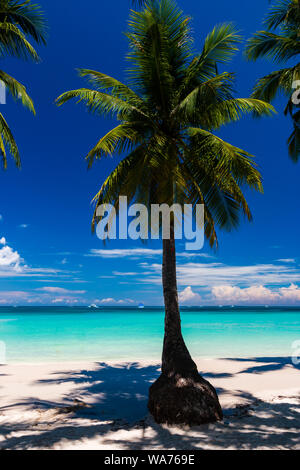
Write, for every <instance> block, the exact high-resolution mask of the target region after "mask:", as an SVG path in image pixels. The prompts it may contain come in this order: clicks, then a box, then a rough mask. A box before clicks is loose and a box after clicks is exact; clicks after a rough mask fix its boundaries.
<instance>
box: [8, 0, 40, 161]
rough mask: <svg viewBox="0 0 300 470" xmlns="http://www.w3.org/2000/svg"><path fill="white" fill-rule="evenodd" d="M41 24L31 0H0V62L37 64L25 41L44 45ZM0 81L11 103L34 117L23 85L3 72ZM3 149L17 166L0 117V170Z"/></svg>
mask: <svg viewBox="0 0 300 470" xmlns="http://www.w3.org/2000/svg"><path fill="white" fill-rule="evenodd" d="M45 30H46V27H45V20H44V16H43V14H42V13H41V10H40V8H39V7H38V6H37V5H35V4H33V3H32V1H31V0H27V1H23V2H18V1H16V0H0V58H2V59H4V58H5V57H7V56H13V57H18V58H23V59H32V60H34V61H37V60H38V54H37V52H36V51H35V49H34V47H33V46H32V45H31V44H30V42H29V41H28V39H27V37H31V38H32V39H34V41H35V42H37V43H38V44H45ZM0 81H1V82H2V85H4V86H5V88H6V89H7V90H8V91H9V92H10V94H11V95H12V96H13V98H14V99H21V102H22V104H23V105H24V106H25V107H27V108H28V109H29V110H30V111H31V112H33V113H35V110H34V105H33V102H32V100H31V98H30V97H29V95H28V94H27V91H26V88H25V86H24V85H22V84H21V83H19V82H18V81H17V80H16V79H15V78H13V77H11V76H10V75H8V74H7V73H5V72H4V71H2V70H0ZM6 147H8V149H9V152H10V154H11V155H12V156H13V158H14V160H15V162H16V165H17V166H18V167H19V166H20V154H19V150H18V146H17V144H16V141H15V139H14V136H13V134H12V132H11V130H10V128H9V126H8V124H7V122H6V120H5V118H4V117H3V115H2V114H1V113H0V155H1V157H2V162H3V166H4V168H6V167H7V154H6Z"/></svg>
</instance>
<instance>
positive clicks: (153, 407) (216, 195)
mask: <svg viewBox="0 0 300 470" xmlns="http://www.w3.org/2000/svg"><path fill="white" fill-rule="evenodd" d="M127 38H128V40H129V45H130V52H129V56H128V59H129V62H130V68H129V71H128V73H129V85H125V84H123V83H121V82H120V81H118V80H117V79H115V78H112V77H110V76H108V75H106V74H103V73H100V72H97V71H93V70H86V69H80V70H79V74H80V76H81V77H87V79H88V80H89V82H90V83H91V85H92V86H93V88H82V89H78V90H73V91H68V92H66V93H64V94H62V95H61V96H60V97H58V98H57V104H58V105H59V106H61V105H63V104H64V103H66V102H67V101H69V100H70V99H72V98H77V99H78V101H79V102H84V103H85V104H86V106H87V108H88V110H89V111H91V112H93V113H95V114H97V115H109V116H115V117H116V118H117V120H118V121H119V125H117V127H115V128H114V129H112V130H111V131H110V132H108V134H106V135H105V136H104V137H102V138H101V139H100V140H99V142H98V143H97V144H96V146H95V147H94V148H93V149H92V150H91V151H90V152H89V154H88V155H87V160H88V165H89V166H91V165H92V164H93V162H94V160H95V159H101V158H102V157H105V156H107V155H113V154H124V153H125V155H126V156H124V157H123V158H122V159H121V160H120V162H119V163H118V164H117V165H116V168H115V170H114V171H113V172H112V173H111V174H110V175H109V177H108V178H107V179H106V181H105V182H104V183H103V185H102V187H101V188H100V190H99V192H98V194H97V195H96V197H95V201H96V210H97V207H99V205H101V204H103V203H110V204H114V205H115V206H117V205H118V198H119V195H121V194H122V195H125V196H127V197H128V199H129V201H136V202H139V203H143V204H145V205H146V206H147V207H149V206H150V205H151V204H161V203H167V204H169V205H172V204H173V203H174V202H176V203H180V204H184V203H191V204H192V205H193V206H194V207H195V205H196V204H205V234H206V237H207V239H208V240H209V243H210V245H211V246H214V245H216V244H217V234H216V228H217V226H218V227H220V228H222V229H228V230H230V229H232V228H233V227H236V226H237V225H238V222H239V215H240V213H244V214H246V216H247V217H248V219H251V212H250V209H249V207H248V205H247V202H246V200H245V197H244V195H243V192H242V189H241V186H242V185H246V186H248V187H250V188H251V189H254V190H258V191H261V190H262V185H261V176H260V173H259V171H258V170H257V169H256V168H255V166H254V164H253V161H252V156H251V155H250V154H249V153H247V152H246V151H244V150H241V149H239V148H237V147H234V146H233V145H231V144H229V143H227V142H225V141H223V140H221V139H220V138H219V137H217V136H216V135H215V134H213V133H212V132H213V131H214V130H216V129H219V128H220V127H221V126H222V125H223V124H226V123H230V122H232V121H236V120H238V119H239V117H240V116H241V114H243V113H253V112H255V113H258V114H259V115H262V114H266V115H269V114H270V113H272V107H271V106H270V105H267V104H265V103H263V102H261V101H259V100H255V99H235V98H233V95H232V87H233V82H234V75H233V74H231V73H227V72H223V73H218V72H217V67H216V64H217V63H218V64H220V65H222V64H224V63H226V62H227V61H228V60H229V59H230V58H231V57H232V55H233V54H234V53H235V52H236V50H237V44H238V43H239V41H240V37H239V35H238V34H237V33H236V31H235V30H234V28H233V26H232V25H230V24H229V25H222V26H220V27H216V28H214V29H213V31H212V32H211V33H210V34H209V35H208V36H207V38H206V39H205V43H204V46H203V50H202V52H201V53H200V54H199V55H195V54H194V53H193V50H192V39H191V30H190V26H189V19H188V18H187V17H185V16H184V15H183V13H182V12H181V11H180V10H179V9H178V8H177V6H176V5H175V4H174V3H173V2H172V1H171V0H160V1H148V2H147V3H146V5H145V8H144V9H143V10H142V11H139V12H135V11H133V12H131V16H130V21H129V31H128V33H127ZM97 222H98V218H97V216H96V211H95V214H94V219H93V224H94V225H95V223H97ZM162 281H163V291H164V301H165V337H164V347H163V356H162V374H161V376H160V378H159V379H158V380H157V381H156V382H155V383H154V384H153V385H152V386H151V388H150V395H149V404H148V406H149V410H150V411H151V413H152V414H153V416H154V417H155V419H156V421H157V422H160V423H163V422H164V423H189V424H201V423H207V422H213V421H216V420H218V419H221V418H222V410H221V408H220V404H219V401H218V397H217V394H216V392H215V390H214V388H213V387H212V385H211V384H209V383H208V382H207V381H206V380H204V379H203V378H202V377H201V376H200V375H199V374H198V371H197V367H196V364H195V363H194V361H193V360H192V358H191V356H190V353H189V351H188V349H187V347H186V345H185V342H184V339H183V337H182V332H181V320H180V311H179V305H178V294H177V280H176V253H175V240H174V220H173V222H172V227H171V239H170V240H164V241H163V272H162Z"/></svg>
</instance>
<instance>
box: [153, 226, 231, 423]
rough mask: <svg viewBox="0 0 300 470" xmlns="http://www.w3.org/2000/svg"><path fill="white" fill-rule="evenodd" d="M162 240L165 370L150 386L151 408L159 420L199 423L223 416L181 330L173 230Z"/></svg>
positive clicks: (212, 420)
mask: <svg viewBox="0 0 300 470" xmlns="http://www.w3.org/2000/svg"><path fill="white" fill-rule="evenodd" d="M171 232H172V233H171V239H170V240H164V241H163V272H162V278H163V290H164V300H165V336H164V346H163V355H162V373H161V376H160V377H159V378H158V380H157V381H156V382H155V383H154V384H153V385H152V386H151V387H150V391H149V403H148V408H149V411H150V412H151V414H152V415H153V417H154V419H155V420H156V421H157V422H158V423H168V424H189V425H199V424H204V423H211V422H214V421H217V420H221V419H222V410H221V407H220V403H219V400H218V397H217V394H216V391H215V389H214V388H213V386H212V385H211V384H210V383H209V382H207V381H206V380H205V379H203V377H201V376H200V375H199V373H198V370H197V366H196V364H195V363H194V361H193V360H192V358H191V356H190V353H189V351H188V349H187V347H186V345H185V342H184V339H183V337H182V332H181V320H180V311H179V304H178V293H177V279H176V250H175V240H174V234H173V231H172V230H171Z"/></svg>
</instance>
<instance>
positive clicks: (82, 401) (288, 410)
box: [0, 357, 300, 450]
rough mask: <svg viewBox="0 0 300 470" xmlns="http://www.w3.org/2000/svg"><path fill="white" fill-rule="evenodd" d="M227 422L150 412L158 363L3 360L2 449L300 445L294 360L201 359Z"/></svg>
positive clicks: (0, 397)
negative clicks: (162, 418) (175, 419)
mask: <svg viewBox="0 0 300 470" xmlns="http://www.w3.org/2000/svg"><path fill="white" fill-rule="evenodd" d="M197 364H198V367H199V370H200V371H201V370H202V371H203V373H204V375H205V377H206V378H207V379H208V380H209V381H210V382H211V383H212V384H213V385H214V386H215V387H216V389H217V391H218V393H219V397H220V401H221V404H222V406H223V408H224V414H225V417H224V422H221V423H217V424H213V425H207V426H200V427H193V428H187V427H168V426H160V425H157V424H156V423H154V421H153V420H152V418H151V417H150V416H149V415H148V413H147V390H148V387H149V385H150V384H151V382H152V381H153V380H155V378H156V377H157V376H158V375H159V365H156V364H153V363H150V362H149V363H147V362H146V361H143V362H141V363H132V362H127V363H125V362H123V363H119V364H117V363H105V364H104V363H103V364H102V363H78V362H77V363H51V364H50V363H49V364H36V363H35V364H13V365H3V366H0V449H99V450H100V449H112V450H117V449H120V450H140V449H144V450H159V449H168V450H171V449H172V450H173V449H175V450H190V449H300V380H299V377H300V370H299V368H296V367H295V366H293V365H292V364H291V360H290V358H282V357H266V358H249V359H203V358H202V359H199V360H198V361H197Z"/></svg>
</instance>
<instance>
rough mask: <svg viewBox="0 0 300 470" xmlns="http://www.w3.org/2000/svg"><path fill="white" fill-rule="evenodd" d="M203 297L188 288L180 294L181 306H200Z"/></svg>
mask: <svg viewBox="0 0 300 470" xmlns="http://www.w3.org/2000/svg"><path fill="white" fill-rule="evenodd" d="M200 301H201V296H200V295H199V294H197V293H195V292H193V291H192V288H191V287H190V286H189V287H186V288H185V289H184V290H183V291H182V292H180V293H179V302H180V303H181V304H193V305H195V304H197V303H198V304H199V302H200Z"/></svg>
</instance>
